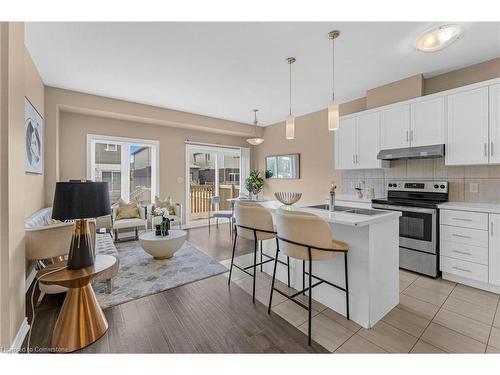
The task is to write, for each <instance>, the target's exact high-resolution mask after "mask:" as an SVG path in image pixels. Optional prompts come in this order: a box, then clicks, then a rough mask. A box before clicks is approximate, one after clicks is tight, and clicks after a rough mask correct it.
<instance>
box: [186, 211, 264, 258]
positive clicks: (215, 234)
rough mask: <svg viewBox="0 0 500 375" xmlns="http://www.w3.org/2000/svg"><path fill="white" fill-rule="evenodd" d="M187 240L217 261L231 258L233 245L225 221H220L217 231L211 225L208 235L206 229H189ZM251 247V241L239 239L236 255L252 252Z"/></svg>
mask: <svg viewBox="0 0 500 375" xmlns="http://www.w3.org/2000/svg"><path fill="white" fill-rule="evenodd" d="M187 240H188V241H189V242H191V243H192V244H193V245H195V246H197V247H198V248H199V249H200V250H203V251H204V252H205V253H207V254H208V255H210V256H211V257H212V258H215V259H217V260H219V261H220V260H225V259H229V258H231V253H232V251H233V247H232V246H233V243H232V239H231V238H230V237H229V227H228V224H227V221H223V220H221V223H220V224H219V228H218V229H217V228H216V226H215V225H212V227H211V229H210V234H209V233H208V227H200V228H193V229H189V231H188V237H187ZM253 246H254V245H253V241H249V240H245V239H244V238H241V237H239V238H238V241H236V254H237V255H243V254H248V253H251V252H253Z"/></svg>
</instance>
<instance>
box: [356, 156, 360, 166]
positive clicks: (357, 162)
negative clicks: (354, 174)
mask: <svg viewBox="0 0 500 375" xmlns="http://www.w3.org/2000/svg"><path fill="white" fill-rule="evenodd" d="M356 164H359V154H356Z"/></svg>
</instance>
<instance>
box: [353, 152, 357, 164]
mask: <svg viewBox="0 0 500 375" xmlns="http://www.w3.org/2000/svg"><path fill="white" fill-rule="evenodd" d="M352 164H356V156H354V154H352Z"/></svg>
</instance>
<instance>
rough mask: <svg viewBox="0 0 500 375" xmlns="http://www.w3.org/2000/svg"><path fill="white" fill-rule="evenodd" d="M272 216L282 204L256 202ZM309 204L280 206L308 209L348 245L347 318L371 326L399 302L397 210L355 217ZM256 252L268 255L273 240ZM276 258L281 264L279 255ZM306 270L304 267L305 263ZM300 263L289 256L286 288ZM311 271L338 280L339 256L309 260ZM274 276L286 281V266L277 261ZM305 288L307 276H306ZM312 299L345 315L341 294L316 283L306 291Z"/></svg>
mask: <svg viewBox="0 0 500 375" xmlns="http://www.w3.org/2000/svg"><path fill="white" fill-rule="evenodd" d="M260 204H262V205H263V206H264V207H266V208H267V209H268V210H269V211H270V212H271V213H272V214H273V215H275V213H276V210H277V209H280V207H281V206H282V205H281V204H280V203H279V202H277V201H266V202H261V203H260ZM307 206H310V205H300V206H293V207H283V208H281V209H292V210H300V211H306V212H310V213H314V214H316V215H318V216H320V217H322V218H323V219H325V220H326V221H327V222H328V223H329V224H330V227H331V230H332V238H334V239H336V240H340V241H343V242H346V243H347V244H349V252H348V262H347V263H348V264H347V267H348V273H349V275H348V281H349V309H350V319H351V320H353V321H354V322H356V323H358V324H360V325H361V326H362V327H364V328H371V327H373V326H374V325H375V324H376V323H377V322H378V321H379V320H380V319H382V318H383V317H384V316H385V315H386V314H387V313H388V312H389V311H391V310H392V309H393V308H394V307H396V306H397V305H398V303H399V217H400V216H401V213H399V212H395V211H382V210H378V211H380V212H381V214H379V215H360V214H355V213H348V212H330V211H328V210H321V209H314V208H308V207H307ZM262 250H263V252H264V253H265V254H267V255H269V256H272V257H274V256H275V254H276V242H275V240H268V241H263V243H262ZM279 259H280V260H283V261H284V262H286V257H285V256H284V255H283V254H280V255H279ZM305 263H306V269H307V267H308V265H307V262H305ZM302 267H303V262H302V261H301V260H296V259H292V258H290V284H291V287H293V288H295V289H297V290H301V289H302V275H303V274H302ZM312 267H313V275H315V276H318V277H320V278H322V279H325V280H327V281H329V282H331V283H333V284H336V285H339V286H342V285H344V284H345V282H344V259H343V256H337V257H335V258H331V259H329V260H323V261H313V264H312ZM263 272H266V273H268V274H270V275H272V272H273V262H270V263H267V264H265V265H264V266H263ZM276 278H277V279H278V280H280V281H282V282H285V283H286V281H287V269H286V266H284V265H282V264H280V263H278V268H277V271H276ZM306 286H307V278H306ZM312 298H313V299H314V300H316V301H317V302H320V303H322V304H323V305H325V306H326V307H329V308H331V309H332V310H334V311H336V312H338V313H339V314H342V315H344V316H345V314H346V305H345V294H344V292H342V291H340V290H338V289H336V288H334V287H332V286H330V285H328V284H322V285H319V286H317V287H315V288H314V289H313V291H312Z"/></svg>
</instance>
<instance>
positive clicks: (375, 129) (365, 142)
mask: <svg viewBox="0 0 500 375" xmlns="http://www.w3.org/2000/svg"><path fill="white" fill-rule="evenodd" d="M356 122H357V132H358V134H357V141H358V144H357V152H356V158H355V159H356V163H357V168H362V169H376V168H380V167H381V161H380V160H378V159H377V154H378V152H379V141H378V140H379V139H380V134H379V133H380V114H379V113H378V112H375V113H368V114H365V115H361V116H359V117H357V118H356Z"/></svg>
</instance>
